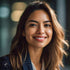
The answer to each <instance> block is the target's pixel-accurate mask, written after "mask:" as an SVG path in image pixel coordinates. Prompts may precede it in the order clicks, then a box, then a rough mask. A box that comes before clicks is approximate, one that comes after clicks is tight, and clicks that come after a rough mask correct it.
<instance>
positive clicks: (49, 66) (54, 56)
mask: <svg viewBox="0 0 70 70" xmlns="http://www.w3.org/2000/svg"><path fill="white" fill-rule="evenodd" d="M35 10H44V11H46V12H47V13H48V14H49V16H50V19H51V20H52V26H53V37H52V40H51V42H50V43H49V44H48V45H47V47H45V48H44V49H43V53H42V55H41V59H42V58H43V59H44V62H45V70H56V69H57V70H60V68H59V67H60V66H63V63H62V58H63V54H65V55H66V52H65V50H64V44H66V45H67V46H68V43H67V42H66V41H65V40H64V31H63V29H62V26H61V25H60V24H59V22H58V20H57V17H56V14H55V12H54V10H53V9H52V8H51V7H50V6H49V5H48V3H46V2H42V1H34V2H32V3H30V4H29V5H28V6H27V8H26V9H25V11H24V12H23V14H22V16H21V18H20V20H19V23H18V26H17V31H16V34H15V36H14V38H13V40H12V44H11V50H10V62H11V65H12V68H13V70H16V69H17V70H22V65H23V62H22V55H23V57H24V58H25V56H26V52H27V46H28V45H27V41H26V39H25V37H23V36H22V33H23V31H24V32H25V23H26V21H27V19H28V17H29V16H30V14H31V13H32V12H33V11H35Z"/></svg>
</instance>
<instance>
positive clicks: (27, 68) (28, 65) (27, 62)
mask: <svg viewBox="0 0 70 70" xmlns="http://www.w3.org/2000/svg"><path fill="white" fill-rule="evenodd" d="M22 60H24V58H23V57H22ZM23 70H33V68H32V64H31V60H30V56H29V53H27V57H26V60H25V62H24V63H23Z"/></svg>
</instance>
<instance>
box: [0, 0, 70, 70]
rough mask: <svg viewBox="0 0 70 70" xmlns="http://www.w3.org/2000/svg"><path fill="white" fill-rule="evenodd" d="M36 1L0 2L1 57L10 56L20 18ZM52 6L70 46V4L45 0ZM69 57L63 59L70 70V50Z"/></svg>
mask: <svg viewBox="0 0 70 70" xmlns="http://www.w3.org/2000/svg"><path fill="white" fill-rule="evenodd" d="M32 1H34V0H0V57H1V56H4V55H7V54H9V51H10V46H11V41H12V38H13V37H14V35H15V32H16V27H17V24H18V21H19V18H20V16H21V14H22V12H24V10H25V8H26V6H27V5H28V4H29V3H30V2H32ZM43 1H46V2H48V3H49V4H50V6H51V7H52V8H53V9H54V10H55V12H56V14H57V18H58V21H59V22H60V24H61V25H62V26H63V28H64V31H65V35H66V36H65V38H66V39H67V40H68V41H69V44H70V3H69V0H43ZM66 51H67V52H68V56H67V57H65V56H64V58H63V62H64V65H65V67H64V68H63V69H61V70H70V48H69V49H66Z"/></svg>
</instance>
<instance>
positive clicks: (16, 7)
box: [11, 2, 27, 22]
mask: <svg viewBox="0 0 70 70" xmlns="http://www.w3.org/2000/svg"><path fill="white" fill-rule="evenodd" d="M26 6H27V4H26V3H24V2H16V3H14V4H13V5H12V13H11V20H12V21H14V22H18V21H19V19H20V16H21V14H22V13H23V12H24V10H25V8H26Z"/></svg>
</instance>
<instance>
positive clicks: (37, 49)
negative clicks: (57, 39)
mask: <svg viewBox="0 0 70 70" xmlns="http://www.w3.org/2000/svg"><path fill="white" fill-rule="evenodd" d="M52 35H53V29H52V24H51V20H50V18H49V15H48V13H46V12H45V11H44V10H36V11H34V12H33V13H32V14H31V15H30V16H29V18H28V20H27V21H26V25H25V33H24V32H23V36H25V37H26V40H27V42H28V50H29V53H30V58H31V61H32V62H33V63H34V65H35V67H36V69H37V70H40V69H41V63H40V57H41V54H42V50H43V48H44V47H45V46H46V45H48V44H49V43H50V41H51V39H52ZM40 38H42V39H40Z"/></svg>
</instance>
